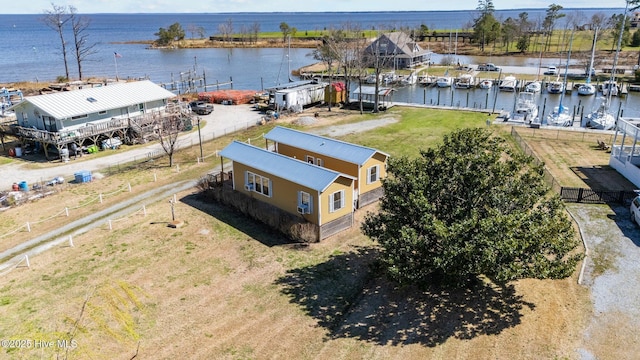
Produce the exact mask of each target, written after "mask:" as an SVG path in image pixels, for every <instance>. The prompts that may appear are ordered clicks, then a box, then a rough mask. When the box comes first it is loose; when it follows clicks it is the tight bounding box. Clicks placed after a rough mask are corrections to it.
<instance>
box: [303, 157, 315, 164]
mask: <svg viewBox="0 0 640 360" xmlns="http://www.w3.org/2000/svg"><path fill="white" fill-rule="evenodd" d="M305 160H306V162H308V163H309V164H315V163H316V159H315V158H314V157H313V156H309V155H307V156H306V157H305Z"/></svg>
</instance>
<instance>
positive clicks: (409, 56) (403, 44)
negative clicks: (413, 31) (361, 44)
mask: <svg viewBox="0 0 640 360" xmlns="http://www.w3.org/2000/svg"><path fill="white" fill-rule="evenodd" d="M364 52H365V54H367V55H369V56H370V57H377V58H379V59H381V60H382V61H383V63H384V64H386V66H387V67H393V68H394V69H409V68H412V67H415V66H419V65H422V64H427V63H428V62H429V61H430V60H431V54H432V52H431V51H429V50H425V49H423V48H422V47H420V45H419V44H418V43H417V42H416V41H415V40H413V39H412V38H411V36H409V35H408V34H406V33H405V32H402V31H395V32H389V33H383V34H381V35H380V36H379V37H378V38H377V39H375V40H374V41H373V42H372V43H371V44H369V46H367V47H366V48H365V50H364Z"/></svg>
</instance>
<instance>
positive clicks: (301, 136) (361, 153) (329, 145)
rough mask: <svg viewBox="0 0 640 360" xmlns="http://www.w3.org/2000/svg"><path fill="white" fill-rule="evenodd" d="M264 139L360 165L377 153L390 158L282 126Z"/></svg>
mask: <svg viewBox="0 0 640 360" xmlns="http://www.w3.org/2000/svg"><path fill="white" fill-rule="evenodd" d="M264 138H265V139H267V140H272V141H275V142H278V143H281V144H286V145H290V146H294V147H297V148H300V149H306V150H309V151H313V152H315V153H318V154H321V155H325V156H329V157H332V158H335V159H340V160H344V161H347V162H350V163H353V164H358V165H363V164H364V163H366V162H367V160H369V159H370V158H371V157H372V156H373V155H374V154H375V153H381V154H383V155H385V156H388V155H387V154H385V153H383V152H382V151H379V150H376V149H373V148H370V147H366V146H362V145H356V144H351V143H348V142H344V141H340V140H336V139H332V138H328V137H324V136H320V135H315V134H309V133H306V132H302V131H298V130H293V129H289V128H285V127H281V126H276V127H275V128H273V129H272V130H271V131H269V132H268V133H267V134H265V136H264Z"/></svg>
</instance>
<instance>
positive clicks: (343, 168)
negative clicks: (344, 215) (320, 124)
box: [265, 126, 389, 208]
mask: <svg viewBox="0 0 640 360" xmlns="http://www.w3.org/2000/svg"><path fill="white" fill-rule="evenodd" d="M265 139H266V140H267V148H269V141H272V142H273V143H274V147H275V151H276V152H277V153H279V154H282V155H286V156H288V157H292V158H296V159H300V160H303V161H305V162H307V163H310V164H315V165H317V166H319V167H324V168H327V169H331V170H335V171H338V172H340V173H343V174H346V175H349V176H351V177H353V178H355V179H356V180H355V183H354V194H353V198H354V199H355V201H356V202H355V203H354V205H355V207H356V208H359V207H362V206H364V205H367V204H370V203H372V202H375V201H377V200H378V199H379V198H380V197H381V196H382V195H383V190H382V183H381V182H380V179H382V178H384V177H386V176H387V168H386V162H387V158H388V157H389V155H387V154H385V153H383V152H382V151H378V150H376V149H372V148H369V147H366V146H361V145H356V144H351V143H348V142H344V141H340V140H336V139H332V138H328V137H324V136H320V135H314V134H310V133H306V132H303V131H298V130H293V129H289V128H285V127H282V126H277V127H275V128H273V130H271V131H269V132H268V133H267V134H266V135H265Z"/></svg>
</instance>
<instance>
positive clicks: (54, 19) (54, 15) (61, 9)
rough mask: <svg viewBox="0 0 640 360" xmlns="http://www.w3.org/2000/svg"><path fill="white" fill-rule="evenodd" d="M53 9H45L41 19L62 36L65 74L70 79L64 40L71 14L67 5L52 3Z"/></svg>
mask: <svg viewBox="0 0 640 360" xmlns="http://www.w3.org/2000/svg"><path fill="white" fill-rule="evenodd" d="M51 7H52V9H51V10H45V11H44V17H43V18H42V19H41V21H42V22H43V23H44V24H45V25H46V26H47V27H49V28H51V29H53V30H55V31H56V32H57V33H58V36H59V37H60V44H61V45H62V59H63V60H64V71H65V76H66V78H67V79H69V64H68V62H67V43H66V41H65V40H64V27H65V25H66V24H67V22H69V20H71V16H70V15H69V13H68V12H67V7H66V6H59V5H56V4H54V3H51Z"/></svg>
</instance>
